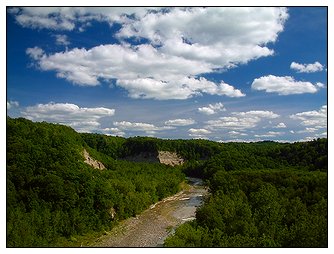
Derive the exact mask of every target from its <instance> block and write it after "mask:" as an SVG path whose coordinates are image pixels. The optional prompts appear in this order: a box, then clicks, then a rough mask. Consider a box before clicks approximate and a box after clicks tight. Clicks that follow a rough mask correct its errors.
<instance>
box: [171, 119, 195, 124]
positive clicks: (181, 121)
mask: <svg viewBox="0 0 334 254" xmlns="http://www.w3.org/2000/svg"><path fill="white" fill-rule="evenodd" d="M194 123H195V121H194V120H193V119H191V118H188V119H173V120H168V121H166V122H165V125H168V126H169V125H170V126H187V125H192V124H194Z"/></svg>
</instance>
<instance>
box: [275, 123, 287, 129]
mask: <svg viewBox="0 0 334 254" xmlns="http://www.w3.org/2000/svg"><path fill="white" fill-rule="evenodd" d="M275 128H277V129H283V128H286V125H285V123H278V124H277V125H276V126H275Z"/></svg>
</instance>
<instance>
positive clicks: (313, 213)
mask: <svg viewBox="0 0 334 254" xmlns="http://www.w3.org/2000/svg"><path fill="white" fill-rule="evenodd" d="M327 146H328V145H327V139H318V140H314V141H310V142H296V143H293V144H289V143H285V144H283V143H276V142H270V141H264V142H257V143H217V142H213V141H207V140H162V139H157V138H149V137H132V138H122V137H109V136H106V135H101V134H90V133H81V134H80V133H77V132H75V131H74V130H73V129H71V128H70V127H66V126H63V125H57V124H50V123H45V122H42V123H33V122H31V121H29V120H26V119H23V118H18V119H11V118H9V117H7V246H8V247H12V246H15V247H19V246H26V247H28V246H62V245H64V242H66V241H71V239H75V237H77V236H80V235H83V234H87V233H89V232H103V231H104V230H109V229H111V228H112V227H113V226H114V225H115V224H117V222H118V221H120V220H122V219H125V218H128V217H130V216H134V215H136V214H138V213H140V212H141V211H143V210H144V209H146V208H147V207H149V205H150V204H152V203H155V202H157V201H158V200H161V199H162V198H164V197H166V196H169V195H172V194H174V193H176V192H178V191H179V190H180V189H179V188H180V187H179V186H180V183H181V182H182V181H184V179H185V176H196V177H200V178H202V179H205V181H206V183H207V185H208V187H209V190H210V193H211V194H210V195H209V197H208V198H207V199H206V201H205V203H204V205H203V206H202V207H201V208H199V209H198V210H197V213H196V220H195V221H192V222H188V223H185V224H183V225H182V226H180V227H179V228H178V229H177V230H176V233H175V234H174V235H173V236H171V237H169V238H167V240H166V241H165V246H168V247H172V246H173V247H190V246H194V247H252V246H256V247H278V246H279V247H297V246H298V247H326V246H327V227H328V225H327V217H328V211H327V195H328V194H327V186H328V182H327V170H328V163H327V161H328V159H327ZM84 149H86V150H87V151H88V152H89V154H90V155H91V156H92V157H93V158H94V159H96V160H99V161H100V162H102V163H103V164H104V166H106V169H105V170H97V169H94V168H92V167H91V166H89V165H87V164H86V163H84V157H83V150H84ZM157 151H171V152H176V153H177V154H178V155H180V156H181V157H183V158H184V159H185V163H184V164H183V165H182V166H177V167H171V166H166V165H162V164H159V163H148V162H140V163H138V162H130V161H127V160H126V158H128V157H129V156H133V155H136V154H140V153H150V154H155V153H157Z"/></svg>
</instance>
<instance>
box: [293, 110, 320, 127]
mask: <svg viewBox="0 0 334 254" xmlns="http://www.w3.org/2000/svg"><path fill="white" fill-rule="evenodd" d="M290 118H292V119H294V120H299V121H300V123H301V124H302V125H304V126H308V127H314V128H317V129H320V128H327V105H323V106H322V107H321V108H320V109H319V110H318V111H317V110H312V111H306V112H301V113H297V114H293V115H290Z"/></svg>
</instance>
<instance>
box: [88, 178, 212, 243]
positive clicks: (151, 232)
mask: <svg viewBox="0 0 334 254" xmlns="http://www.w3.org/2000/svg"><path fill="white" fill-rule="evenodd" d="M187 180H188V183H189V185H190V189H189V190H185V191H181V192H179V193H177V194H176V195H174V196H171V197H168V198H165V199H163V200H162V201H160V202H158V203H156V204H154V205H152V206H151V207H150V208H149V209H147V210H145V211H144V212H143V213H141V214H140V215H138V216H136V217H132V218H129V219H126V220H124V221H123V222H121V223H120V224H119V225H118V226H116V227H115V228H114V229H113V230H111V231H110V232H108V233H107V234H106V235H104V236H102V237H100V238H98V239H97V240H96V242H95V243H94V245H93V246H95V247H160V246H162V245H163V242H164V240H165V239H166V237H167V236H168V235H170V234H172V233H173V232H174V231H175V229H176V228H177V227H178V226H179V225H180V224H182V223H184V222H186V221H189V220H193V219H195V211H196V208H197V207H198V206H200V205H201V203H202V202H203V198H204V196H205V195H207V193H208V192H207V190H206V189H205V188H204V186H203V183H202V181H201V179H198V178H187Z"/></svg>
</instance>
